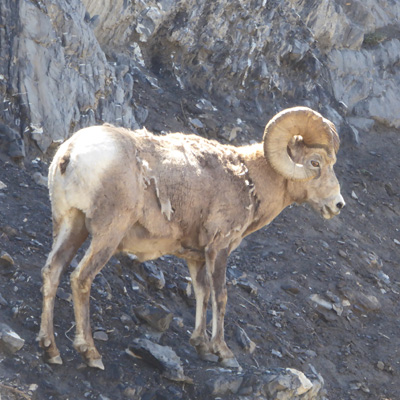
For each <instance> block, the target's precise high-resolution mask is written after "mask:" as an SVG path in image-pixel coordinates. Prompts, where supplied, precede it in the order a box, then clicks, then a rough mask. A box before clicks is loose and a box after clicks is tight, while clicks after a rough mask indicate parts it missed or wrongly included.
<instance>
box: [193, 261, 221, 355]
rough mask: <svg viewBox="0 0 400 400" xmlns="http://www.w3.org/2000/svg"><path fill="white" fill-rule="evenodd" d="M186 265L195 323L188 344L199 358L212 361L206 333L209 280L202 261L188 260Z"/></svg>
mask: <svg viewBox="0 0 400 400" xmlns="http://www.w3.org/2000/svg"><path fill="white" fill-rule="evenodd" d="M187 264H188V267H189V272H190V276H191V278H192V282H193V288H194V293H195V296H196V322H195V327H194V331H193V333H192V336H191V338H190V344H191V345H192V346H194V347H195V349H196V351H197V353H198V354H199V356H200V357H201V358H203V359H206V360H210V361H213V358H215V356H214V355H212V354H211V352H210V340H209V338H208V335H207V332H206V324H207V315H206V314H207V305H208V301H209V298H210V290H211V288H210V279H209V276H208V272H207V268H206V265H205V262H204V261H201V262H199V261H192V260H188V261H187ZM215 361H216V360H215Z"/></svg>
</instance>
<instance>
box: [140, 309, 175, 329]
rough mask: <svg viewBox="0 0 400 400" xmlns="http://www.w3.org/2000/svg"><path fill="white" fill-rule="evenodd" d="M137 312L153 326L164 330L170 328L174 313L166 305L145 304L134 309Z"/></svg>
mask: <svg viewBox="0 0 400 400" xmlns="http://www.w3.org/2000/svg"><path fill="white" fill-rule="evenodd" d="M134 311H135V314H136V315H137V316H138V317H139V318H140V319H142V320H143V321H145V322H147V323H148V324H149V325H150V326H151V327H153V328H155V329H157V330H158V331H161V332H164V331H166V330H167V329H168V328H169V325H170V323H171V321H172V318H173V314H172V313H171V312H170V311H169V310H168V309H167V308H166V307H164V306H161V305H156V306H153V305H150V304H143V305H142V306H139V307H136V308H135V309H134Z"/></svg>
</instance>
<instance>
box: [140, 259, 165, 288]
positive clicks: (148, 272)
mask: <svg viewBox="0 0 400 400" xmlns="http://www.w3.org/2000/svg"><path fill="white" fill-rule="evenodd" d="M140 273H141V275H142V277H143V278H144V279H145V280H146V281H147V282H148V283H149V284H150V285H152V286H154V287H155V288H156V289H159V290H161V289H162V288H163V287H164V286H165V277H164V273H163V272H162V271H161V270H160V269H159V268H158V267H157V266H156V265H154V264H153V263H151V262H144V263H142V264H140Z"/></svg>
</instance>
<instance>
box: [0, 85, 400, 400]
mask: <svg viewBox="0 0 400 400" xmlns="http://www.w3.org/2000/svg"><path fill="white" fill-rule="evenodd" d="M138 96H139V97H140V96H143V98H142V100H143V103H144V104H145V103H146V102H147V101H148V100H149V99H147V98H146V91H143V92H142V94H140V93H139V94H138ZM189 103H190V102H189V100H187V99H174V100H171V103H170V106H169V107H170V108H171V110H172V112H169V111H168V112H163V111H160V110H162V109H163V108H162V104H161V103H157V102H154V103H153V106H152V108H150V109H149V116H148V120H147V121H146V126H147V128H148V129H151V130H154V131H156V132H160V131H162V130H165V131H168V130H176V129H183V130H186V131H189V130H190V129H189V128H188V124H187V121H188V118H195V117H196V115H195V112H194V111H193V108H194V107H192V109H191V108H190V107H189V106H188V104H189ZM191 110H192V111H191ZM226 112H227V111H226ZM243 113H244V111H243ZM239 116H240V115H238V117H239ZM226 118H227V119H228V117H226ZM267 119H268V118H265V122H267ZM244 120H245V118H244ZM185 126H186V129H184V127H185ZM249 127H250V128H254V129H257V128H258V131H256V130H254V132H253V133H251V129H249V130H248V132H247V131H246V132H244V133H243V136H241V137H240V138H239V139H238V140H237V143H239V144H240V143H241V142H246V141H249V140H250V139H254V140H259V139H260V138H261V135H262V127H261V126H259V125H257V122H254V123H252V124H250V123H249ZM210 131H211V130H210ZM207 132H208V131H207V130H204V132H203V131H202V132H198V133H201V134H205V135H206V136H207ZM217 138H218V137H217ZM399 145H400V135H399V132H395V131H391V130H390V129H387V128H384V127H378V128H375V129H373V130H372V131H371V132H370V133H363V134H361V137H360V143H359V144H355V143H354V141H353V138H351V137H350V136H349V135H346V134H344V135H342V148H341V150H340V153H339V155H338V163H337V167H336V172H337V175H338V177H339V180H340V182H341V184H342V194H343V196H344V197H345V201H346V203H347V206H346V208H345V209H344V210H343V211H342V213H341V214H340V216H338V217H336V218H334V219H332V220H330V221H325V220H323V219H322V218H321V217H320V216H318V215H316V214H314V212H313V211H311V209H309V208H308V207H305V206H293V207H290V208H288V209H286V210H285V211H284V212H283V213H282V214H281V215H280V216H279V217H278V218H276V220H275V221H274V222H273V223H272V224H271V225H270V226H269V227H266V228H264V229H262V230H260V231H259V232H256V233H254V234H253V235H251V236H249V237H248V238H246V239H245V241H244V242H243V244H242V246H241V247H240V248H239V249H238V250H236V251H235V252H234V253H233V254H232V255H231V257H230V260H229V270H228V282H229V286H228V298H229V299H228V307H227V315H226V339H227V343H228V345H229V346H230V347H231V348H232V350H233V351H234V352H235V354H236V356H237V358H238V361H239V362H240V364H241V365H242V367H243V369H244V370H245V371H254V370H257V369H260V368H264V369H268V368H275V367H291V368H296V369H298V370H301V371H304V372H306V371H310V369H312V368H314V369H315V370H316V371H317V372H318V373H319V374H321V376H322V377H323V378H324V381H325V388H326V390H327V397H328V398H329V399H330V400H349V399H355V400H362V399H369V400H397V399H399V398H400V395H399V393H400V377H399V376H400V363H399V359H400V357H399V356H400V354H399V353H400V335H399V328H400V320H399V315H400V301H399V300H400V265H399V263H400V256H399V251H400V231H399V229H400V189H399V182H400V168H399V167H400V158H399V156H398V149H399ZM47 168H48V159H47V158H45V157H41V158H38V159H35V160H33V161H27V162H26V165H25V167H24V168H20V167H18V166H16V165H15V164H14V163H12V162H11V161H10V160H8V159H7V157H6V156H4V155H3V156H1V157H0V181H1V182H3V183H4V184H5V185H6V188H3V189H1V190H0V251H5V252H7V253H8V254H9V255H10V256H11V257H12V259H13V261H14V264H13V265H9V264H7V263H3V264H2V265H1V267H0V294H1V296H2V298H3V299H4V300H5V301H2V302H0V311H1V312H0V322H4V323H6V324H8V325H9V326H10V327H11V328H12V329H13V330H14V331H15V332H17V333H18V335H20V336H21V337H22V338H24V339H25V345H24V346H23V348H22V349H21V350H20V351H18V352H17V353H15V354H14V355H7V354H4V353H0V382H1V384H0V394H1V396H0V397H1V399H2V400H5V399H28V398H29V399H40V400H42V399H71V400H78V399H84V398H87V399H103V400H105V399H112V400H114V399H124V398H134V399H209V398H212V397H211V396H210V395H209V394H208V393H209V392H207V390H208V389H207V387H206V385H205V382H207V381H208V380H209V379H210V378H212V376H213V375H214V374H215V371H216V369H217V368H218V367H217V366H216V365H215V364H212V363H207V362H205V361H201V360H199V359H198V358H197V356H196V354H195V351H194V349H193V348H192V347H191V346H190V345H189V337H190V332H191V330H192V329H193V326H194V299H193V294H191V296H190V297H187V294H185V293H182V291H181V290H180V289H179V287H178V286H179V285H177V282H181V281H184V278H185V277H187V276H188V275H189V274H188V271H187V269H186V267H185V265H184V263H183V262H182V261H180V260H178V259H176V258H173V257H163V259H161V260H157V261H156V262H155V264H156V265H157V266H158V267H160V268H161V269H162V270H163V272H164V274H165V279H166V286H165V287H164V288H163V289H162V290H156V289H154V288H152V287H145V285H143V286H142V283H141V282H139V281H138V277H137V275H136V274H135V273H134V272H135V271H134V270H133V269H132V268H130V267H129V265H128V264H129V263H128V262H127V261H126V260H125V259H117V258H113V259H112V260H111V261H110V262H109V263H108V265H107V266H106V268H104V269H103V271H102V273H101V274H100V276H99V277H97V278H96V279H95V282H94V285H93V289H92V299H91V314H92V325H93V326H94V327H97V328H98V329H100V330H103V331H106V332H107V334H108V340H107V341H96V344H97V346H98V349H99V350H100V352H101V353H102V355H103V361H104V363H105V366H106V370H105V371H98V370H93V369H90V368H87V367H86V366H85V365H84V364H82V360H81V358H80V356H79V355H78V354H77V353H76V352H75V351H74V350H73V347H72V339H73V320H74V319H73V310H72V303H71V301H70V299H69V296H68V295H69V293H70V292H71V290H70V286H69V280H68V275H69V273H70V272H71V270H72V268H71V270H70V271H68V273H67V274H66V276H64V278H63V280H62V283H61V288H62V291H61V292H60V293H59V296H58V298H57V302H56V311H55V316H56V317H55V326H56V331H57V334H58V335H57V340H58V346H59V348H60V350H61V353H62V356H63V359H64V365H62V366H50V365H47V364H45V363H44V362H43V358H42V351H41V349H40V348H39V347H38V344H37V342H36V336H37V334H38V327H39V317H40V312H41V293H40V286H41V278H40V269H41V267H42V266H43V264H44V263H45V259H46V256H47V254H48V252H49V250H50V247H51V213H50V205H49V199H48V194H47V189H46V188H45V187H44V186H41V185H39V184H37V183H36V182H35V181H34V180H33V178H32V175H33V173H34V172H41V173H42V174H43V175H46V173H47ZM80 255H82V252H81V253H80ZM72 264H73V265H72V267H73V266H74V262H73V263H72ZM75 264H76V263H75ZM240 276H243V279H244V280H245V281H247V282H251V283H252V284H254V286H255V287H256V289H257V293H256V294H255V293H249V292H248V291H247V290H246V289H245V288H243V287H241V286H240V285H238V284H236V283H237V280H238V277H240ZM137 288H139V289H138V290H136V289H137ZM134 289H135V290H134ZM312 295H318V296H314V297H312V298H313V299H314V300H316V299H317V300H318V301H319V302H320V303H321V301H320V300H321V299H322V300H325V303H327V304H328V306H327V307H324V306H321V305H318V304H317V303H316V302H315V301H313V300H312V299H310V297H311V296H312ZM144 302H156V303H159V304H163V305H165V306H166V307H168V308H169V309H170V310H171V311H172V312H173V314H174V316H175V318H174V320H173V322H172V324H171V327H170V329H169V330H168V331H167V332H166V333H164V334H163V335H162V337H161V339H160V343H161V344H163V345H169V346H171V347H172V349H173V350H174V351H176V353H177V354H178V355H179V357H180V358H181V360H182V362H183V367H184V370H185V373H186V375H188V376H189V377H191V378H193V381H194V384H193V385H189V384H182V383H176V382H172V381H169V380H167V379H165V378H163V377H161V376H160V374H159V372H158V370H157V369H155V368H154V367H152V366H149V365H148V364H146V363H145V362H144V361H142V360H139V359H133V358H132V357H130V356H128V355H127V354H126V353H125V349H126V348H127V347H128V346H129V344H130V343H131V342H132V340H133V339H134V338H136V337H142V336H143V335H144V334H146V333H148V330H147V327H146V324H145V323H143V322H140V321H138V320H137V319H136V318H134V312H133V309H134V307H135V306H137V305H140V304H143V303H144ZM325 303H323V304H325ZM329 304H330V305H331V307H330V306H329ZM329 308H331V309H329ZM122 314H126V315H129V316H133V320H132V321H130V322H126V321H125V320H124V322H122V321H121V316H122ZM237 326H240V327H242V328H243V329H244V330H245V331H246V333H247V334H248V336H249V337H250V339H251V340H253V341H254V342H255V343H256V345H257V348H256V350H255V352H254V353H253V354H252V355H250V354H247V353H245V352H244V351H243V350H242V349H241V347H240V346H239V344H238V343H237V340H236V336H235V330H236V327H237ZM227 398H228V397H227ZM231 398H235V397H234V396H231Z"/></svg>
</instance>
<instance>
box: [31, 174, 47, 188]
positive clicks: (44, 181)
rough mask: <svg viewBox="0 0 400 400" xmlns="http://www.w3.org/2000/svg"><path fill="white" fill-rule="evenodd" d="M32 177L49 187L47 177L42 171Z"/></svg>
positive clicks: (41, 184)
mask: <svg viewBox="0 0 400 400" xmlns="http://www.w3.org/2000/svg"><path fill="white" fill-rule="evenodd" d="M32 178H33V180H34V181H35V182H36V183H37V184H38V185H40V186H44V187H47V177H46V176H43V175H42V174H41V173H40V172H35V173H34V174H33V175H32Z"/></svg>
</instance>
